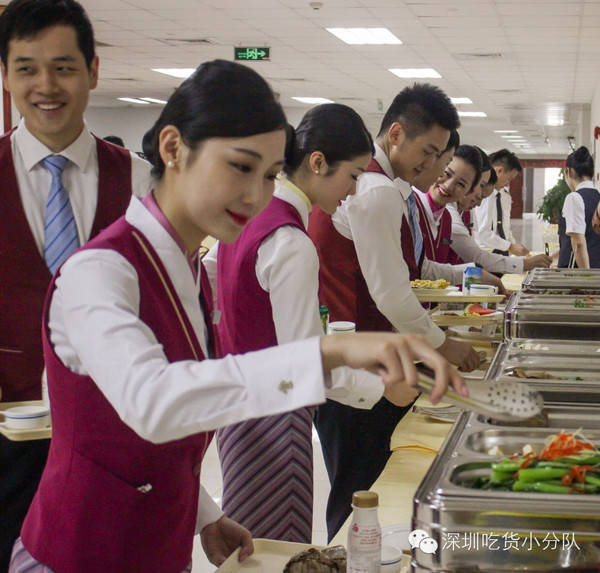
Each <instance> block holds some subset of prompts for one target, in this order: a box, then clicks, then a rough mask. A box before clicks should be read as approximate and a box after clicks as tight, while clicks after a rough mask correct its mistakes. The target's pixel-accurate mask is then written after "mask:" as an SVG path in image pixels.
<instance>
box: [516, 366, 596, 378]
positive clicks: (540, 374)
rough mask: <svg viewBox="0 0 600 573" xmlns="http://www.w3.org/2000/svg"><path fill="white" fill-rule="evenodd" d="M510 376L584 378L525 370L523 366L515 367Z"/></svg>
mask: <svg viewBox="0 0 600 573" xmlns="http://www.w3.org/2000/svg"><path fill="white" fill-rule="evenodd" d="M510 376H514V377H515V378H522V379H524V380H573V381H583V380H585V378H583V377H582V376H577V375H570V376H567V375H564V376H558V375H556V374H550V372H546V371H545V370H527V369H525V368H515V369H514V370H513V371H512V373H511V374H510Z"/></svg>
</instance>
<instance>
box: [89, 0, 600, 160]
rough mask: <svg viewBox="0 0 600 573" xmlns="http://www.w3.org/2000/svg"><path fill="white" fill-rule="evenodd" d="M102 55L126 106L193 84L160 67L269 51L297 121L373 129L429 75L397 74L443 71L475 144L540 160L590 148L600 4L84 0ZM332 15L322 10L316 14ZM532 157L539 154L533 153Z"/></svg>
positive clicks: (112, 90) (95, 101)
mask: <svg viewBox="0 0 600 573" xmlns="http://www.w3.org/2000/svg"><path fill="white" fill-rule="evenodd" d="M82 3H83V5H84V6H85V8H86V9H87V10H88V12H89V13H90V15H91V18H92V21H93V24H94V28H95V31H96V36H97V41H98V54H99V56H100V83H99V86H98V88H97V89H96V91H95V92H94V93H93V96H92V98H91V102H90V103H91V105H93V106H102V107H106V106H117V105H125V104H124V103H123V102H120V101H118V100H117V99H116V98H118V97H124V96H126V97H153V98H158V99H166V98H167V97H168V96H169V94H170V93H171V92H172V90H173V89H174V88H175V87H176V86H177V85H178V83H179V82H180V81H181V80H178V79H176V78H173V77H169V76H166V75H162V74H159V73H157V72H154V71H152V68H174V67H181V68H186V67H187V68H193V67H196V66H197V65H199V64H200V63H201V62H203V61H206V60H211V59H214V58H226V59H233V48H234V46H268V47H270V49H271V54H270V60H269V61H262V62H252V63H249V64H248V65H250V66H252V67H253V68H254V69H256V70H257V71H258V72H260V73H261V74H262V75H263V76H264V77H265V78H267V79H268V80H269V82H270V83H271V85H272V87H273V89H274V90H275V91H276V92H277V93H279V94H280V98H281V102H282V104H283V105H284V107H285V108H286V109H288V110H291V109H292V108H300V110H298V109H295V110H293V111H294V112H296V115H298V116H299V114H301V113H302V111H301V110H304V109H308V106H306V105H304V104H300V103H298V102H296V101H294V100H292V99H291V98H292V97H294V96H305V97H324V98H328V99H330V100H334V101H336V102H340V103H346V104H348V105H350V106H352V107H354V108H355V109H356V110H357V111H358V112H359V113H360V114H361V115H362V116H363V118H364V119H365V121H366V122H367V124H368V126H369V128H370V129H371V131H372V132H373V133H376V132H377V130H378V126H379V123H380V121H381V118H382V117H383V111H384V110H385V109H386V107H387V106H388V105H389V103H390V102H391V101H392V99H393V97H394V95H395V94H396V93H397V92H398V91H399V90H401V89H402V88H403V87H405V86H406V85H409V84H410V83H412V82H413V81H415V80H406V79H400V78H398V77H396V76H395V75H393V74H392V73H391V72H389V71H388V69H389V68H402V67H410V68H424V67H427V68H434V69H435V70H436V71H437V72H438V73H439V74H441V76H442V78H441V79H433V80H426V81H430V82H431V83H434V84H436V85H438V86H439V87H441V88H442V89H443V90H444V91H445V92H446V93H447V94H448V95H449V96H451V97H468V98H470V99H471V100H472V101H473V103H472V104H471V105H460V106H458V108H459V109H460V110H464V111H483V112H485V113H486V114H487V117H485V118H462V124H463V127H462V129H461V135H462V139H463V141H464V142H467V143H477V144H479V145H481V146H482V147H484V148H485V149H486V150H488V151H492V150H494V149H497V148H499V147H501V146H507V144H508V147H510V148H511V149H513V151H519V150H518V149H517V148H516V147H514V145H512V144H510V143H508V141H509V140H508V139H506V138H502V137H501V134H497V133H494V130H518V131H519V135H523V136H524V137H525V139H526V141H527V142H528V143H529V144H530V146H531V149H530V150H528V151H527V153H528V154H530V156H531V157H535V156H536V155H537V156H541V155H546V156H548V155H554V156H564V154H566V153H568V152H569V142H568V139H567V138H568V137H574V138H575V139H574V140H573V142H574V143H576V144H577V145H579V144H580V143H586V141H585V139H586V138H587V137H589V121H590V120H589V116H590V103H591V101H592V98H593V94H594V90H595V87H596V84H597V83H598V80H599V76H600V0H592V1H589V0H588V1H585V0H524V1H520V2H517V1H512V0H453V1H447V0H322V2H309V1H304V0H252V1H243V0H171V1H170V2H165V1H164V0H83V2H82ZM316 8H318V9H316ZM331 27H377V28H381V27H385V28H388V29H389V30H390V31H391V32H392V33H393V34H394V35H395V36H397V37H398V38H399V39H400V40H401V41H402V42H403V43H402V45H348V44H345V43H344V42H342V41H341V40H339V39H338V38H337V37H335V36H334V35H332V34H331V33H329V32H328V31H327V30H326V28H331ZM519 155H520V156H522V157H525V156H526V155H524V152H523V151H522V150H520V152H519Z"/></svg>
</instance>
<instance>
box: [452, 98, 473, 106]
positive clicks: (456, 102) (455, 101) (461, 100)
mask: <svg viewBox="0 0 600 573" xmlns="http://www.w3.org/2000/svg"><path fill="white" fill-rule="evenodd" d="M450 101H451V102H452V103H453V104H454V105H461V104H464V105H469V104H472V103H473V102H472V101H471V100H470V99H469V98H468V97H451V98H450Z"/></svg>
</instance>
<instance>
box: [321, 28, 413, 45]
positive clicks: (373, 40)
mask: <svg viewBox="0 0 600 573" xmlns="http://www.w3.org/2000/svg"><path fill="white" fill-rule="evenodd" d="M326 30H327V31H328V32H331V33H332V34H333V35H334V36H336V37H338V38H339V39H340V40H342V42H346V44H401V43H402V40H400V39H399V38H397V37H396V36H394V34H392V33H391V32H390V31H389V30H388V29H387V28H326Z"/></svg>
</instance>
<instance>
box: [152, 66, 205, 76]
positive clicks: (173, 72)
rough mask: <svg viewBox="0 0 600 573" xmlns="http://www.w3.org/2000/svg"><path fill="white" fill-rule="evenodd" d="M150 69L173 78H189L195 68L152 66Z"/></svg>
mask: <svg viewBox="0 0 600 573" xmlns="http://www.w3.org/2000/svg"><path fill="white" fill-rule="evenodd" d="M152 71H153V72H158V73H159V74H165V75H167V76H173V77H174V78H189V77H190V76H191V75H192V74H193V73H194V72H195V71H196V68H152Z"/></svg>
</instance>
